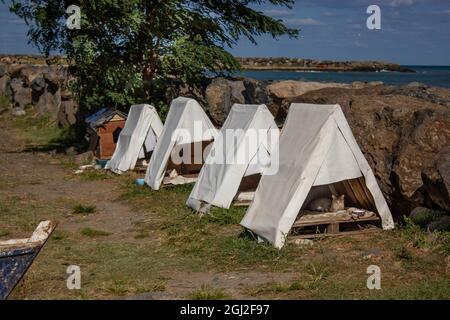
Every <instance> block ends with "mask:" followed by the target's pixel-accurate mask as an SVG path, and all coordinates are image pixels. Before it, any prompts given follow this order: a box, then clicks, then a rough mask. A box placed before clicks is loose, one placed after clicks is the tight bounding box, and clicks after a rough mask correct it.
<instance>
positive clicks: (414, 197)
mask: <svg viewBox="0 0 450 320" xmlns="http://www.w3.org/2000/svg"><path fill="white" fill-rule="evenodd" d="M69 82H70V78H69V76H68V75H67V69H66V67H58V66H39V65H26V64H0V96H3V97H2V99H3V100H5V99H6V100H8V101H9V102H10V104H9V105H10V106H9V108H8V107H3V109H2V107H0V115H1V114H2V113H5V112H11V113H13V114H15V115H18V116H20V115H22V114H24V113H26V112H29V111H32V112H33V113H36V112H37V113H39V114H41V115H43V116H49V117H52V118H53V119H55V121H57V122H58V123H59V125H61V126H67V125H70V124H73V123H75V122H76V119H77V116H78V114H77V110H78V108H77V104H76V101H75V100H74V98H73V95H72V94H71V92H70V90H69V86H68V83H69ZM179 95H185V96H192V97H194V98H196V99H197V100H198V101H199V102H200V103H201V104H202V105H203V106H204V108H205V110H206V111H207V113H208V114H209V115H210V117H211V118H212V119H213V120H214V122H215V123H216V124H217V125H218V126H220V125H221V124H222V123H223V122H224V121H225V119H226V117H227V115H228V112H229V111H230V109H231V106H232V105H233V104H234V103H242V104H245V103H247V104H261V103H264V104H266V105H267V106H268V107H269V109H270V110H271V112H272V113H273V114H274V115H275V117H276V121H277V122H278V124H279V125H280V126H282V124H283V121H284V119H285V117H286V114H287V112H288V109H289V106H290V104H291V103H292V102H305V103H316V104H336V103H338V104H340V105H341V107H342V109H343V111H344V113H345V115H346V117H347V119H348V121H349V123H350V126H351V127H352V130H353V133H354V135H355V138H356V140H357V141H358V143H359V145H360V147H361V149H362V151H363V153H364V154H365V156H366V158H367V159H368V161H369V163H370V165H371V167H372V168H373V170H374V173H375V175H376V177H377V179H378V181H379V184H380V187H381V189H382V191H383V193H384V195H385V196H386V198H387V199H388V202H389V205H390V207H391V209H392V211H393V212H394V214H395V215H397V216H401V215H404V214H408V213H409V212H410V211H411V210H412V209H413V208H415V207H417V206H424V207H428V208H432V209H437V210H443V211H447V212H450V198H449V192H450V89H445V88H436V87H428V86H426V85H422V84H420V83H411V84H409V85H406V86H387V85H384V84H383V83H380V82H371V83H362V82H355V83H352V84H342V83H319V82H301V81H276V82H270V81H258V80H255V79H249V78H242V79H228V78H216V79H212V80H211V82H210V83H209V84H208V85H207V86H205V87H204V88H201V89H196V90H192V89H190V88H187V87H186V86H184V85H180V84H177V83H172V84H168V85H167V94H166V99H167V102H170V101H171V99H173V98H175V97H177V96H179Z"/></svg>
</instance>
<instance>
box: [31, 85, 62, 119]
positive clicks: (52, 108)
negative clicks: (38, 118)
mask: <svg viewBox="0 0 450 320" xmlns="http://www.w3.org/2000/svg"><path fill="white" fill-rule="evenodd" d="M60 106H61V94H60V91H59V90H58V91H57V92H56V93H55V94H51V93H50V92H48V91H45V92H44V93H43V94H42V95H41V96H40V97H39V101H38V103H37V105H36V107H37V109H38V111H39V113H40V114H41V115H48V116H50V117H51V118H53V119H57V117H58V112H59V108H60Z"/></svg>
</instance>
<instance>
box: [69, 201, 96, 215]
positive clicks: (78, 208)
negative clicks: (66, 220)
mask: <svg viewBox="0 0 450 320" xmlns="http://www.w3.org/2000/svg"><path fill="white" fill-rule="evenodd" d="M96 211H97V208H96V207H95V206H91V205H86V206H85V205H82V204H76V205H74V206H73V207H72V213H73V214H83V215H88V214H92V213H95V212H96Z"/></svg>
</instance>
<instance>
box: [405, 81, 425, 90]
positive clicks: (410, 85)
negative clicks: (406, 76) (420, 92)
mask: <svg viewBox="0 0 450 320" xmlns="http://www.w3.org/2000/svg"><path fill="white" fill-rule="evenodd" d="M406 87H408V88H421V89H427V88H428V86H427V85H426V84H423V83H420V82H417V81H415V82H410V83H408V84H407V85H406Z"/></svg>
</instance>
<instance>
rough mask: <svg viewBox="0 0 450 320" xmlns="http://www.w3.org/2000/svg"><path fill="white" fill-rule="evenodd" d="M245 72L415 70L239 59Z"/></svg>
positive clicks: (395, 66) (373, 63) (375, 64)
mask: <svg viewBox="0 0 450 320" xmlns="http://www.w3.org/2000/svg"><path fill="white" fill-rule="evenodd" d="M236 59H237V60H238V61H239V62H240V64H241V65H242V68H243V70H245V71H326V72H383V71H390V72H410V73H414V72H415V71H414V69H411V68H407V67H403V66H401V65H399V64H395V63H391V62H383V61H332V60H313V59H302V58H260V57H246V58H243V57H237V58H236Z"/></svg>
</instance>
